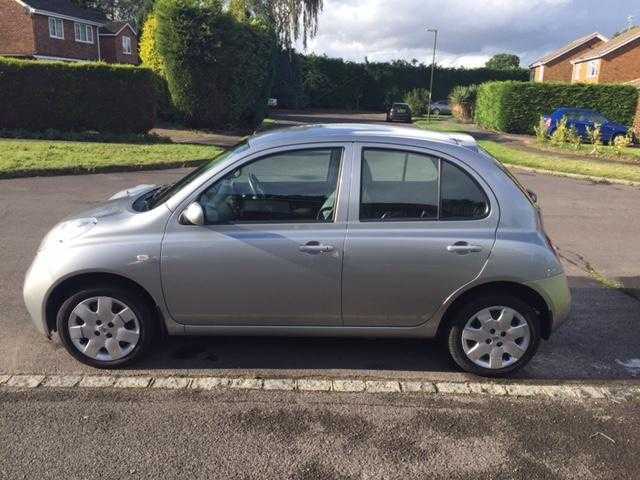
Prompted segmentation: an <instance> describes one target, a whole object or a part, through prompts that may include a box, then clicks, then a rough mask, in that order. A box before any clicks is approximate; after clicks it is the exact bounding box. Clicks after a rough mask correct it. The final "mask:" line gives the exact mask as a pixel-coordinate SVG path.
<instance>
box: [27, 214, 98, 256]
mask: <svg viewBox="0 0 640 480" xmlns="http://www.w3.org/2000/svg"><path fill="white" fill-rule="evenodd" d="M97 223H98V219H97V218H78V219H75V220H69V221H66V222H62V223H60V224H58V225H57V226H55V227H54V228H53V229H52V230H51V231H50V232H49V233H48V234H47V236H46V237H44V239H43V240H42V243H41V244H40V248H39V249H38V250H44V249H45V248H47V247H52V246H56V245H60V244H63V243H65V242H68V241H70V240H73V239H75V238H78V237H80V236H81V235H84V234H85V233H87V232H88V231H89V230H91V229H92V228H93V227H94V226H95V225H96V224H97Z"/></svg>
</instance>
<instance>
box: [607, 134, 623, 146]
mask: <svg viewBox="0 0 640 480" xmlns="http://www.w3.org/2000/svg"><path fill="white" fill-rule="evenodd" d="M623 137H624V135H622V134H621V133H618V134H617V135H614V136H613V137H611V140H610V142H609V143H610V144H611V145H612V146H613V145H615V144H616V140H617V139H618V138H623Z"/></svg>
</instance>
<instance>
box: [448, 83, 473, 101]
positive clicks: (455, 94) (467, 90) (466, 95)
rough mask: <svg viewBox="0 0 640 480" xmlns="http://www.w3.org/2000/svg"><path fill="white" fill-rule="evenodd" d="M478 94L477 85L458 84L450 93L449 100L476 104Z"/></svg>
mask: <svg viewBox="0 0 640 480" xmlns="http://www.w3.org/2000/svg"><path fill="white" fill-rule="evenodd" d="M477 95H478V86H477V85H458V86H457V87H454V89H453V90H451V94H450V95H449V101H450V102H451V103H452V104H458V105H462V104H469V105H474V104H475V103H476V97H477Z"/></svg>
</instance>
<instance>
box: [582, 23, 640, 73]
mask: <svg viewBox="0 0 640 480" xmlns="http://www.w3.org/2000/svg"><path fill="white" fill-rule="evenodd" d="M571 63H572V64H573V76H572V80H573V82H575V83H578V82H579V83H627V82H632V81H635V80H638V79H640V27H636V28H632V29H630V30H628V31H626V32H624V33H622V34H620V35H618V36H617V37H615V38H613V39H612V40H610V41H608V42H606V43H603V44H601V45H599V46H598V47H597V48H594V49H593V50H592V51H590V52H588V53H586V54H584V55H581V56H579V57H577V58H574V59H573V60H572V61H571Z"/></svg>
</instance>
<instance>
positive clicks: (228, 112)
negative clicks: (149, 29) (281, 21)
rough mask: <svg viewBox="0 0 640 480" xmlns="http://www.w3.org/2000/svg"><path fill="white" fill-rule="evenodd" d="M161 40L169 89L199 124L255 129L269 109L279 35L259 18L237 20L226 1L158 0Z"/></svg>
mask: <svg viewBox="0 0 640 480" xmlns="http://www.w3.org/2000/svg"><path fill="white" fill-rule="evenodd" d="M155 13H156V15H157V19H158V26H157V32H156V41H157V45H158V51H159V52H160V54H161V55H162V57H163V59H164V62H165V67H166V76H167V82H168V85H169V91H170V92H171V98H172V100H173V104H174V106H175V108H176V109H177V111H178V112H179V113H180V114H181V115H182V116H183V118H184V121H185V122H186V123H187V124H189V125H191V126H193V127H196V128H223V129H227V128H229V129H243V130H251V129H253V128H255V127H256V126H258V125H259V124H260V123H261V122H262V120H263V118H264V116H265V114H266V111H267V100H268V97H269V93H270V90H271V83H272V78H273V57H274V48H275V35H274V33H273V31H272V30H271V29H270V28H269V27H267V26H266V24H264V23H263V22H261V21H260V20H257V19H251V20H247V21H245V22H241V21H238V20H237V19H236V18H235V17H234V16H233V15H232V14H230V13H228V12H225V10H224V8H223V2H222V0H208V1H199V0H159V1H158V2H157V3H156V8H155Z"/></svg>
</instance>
